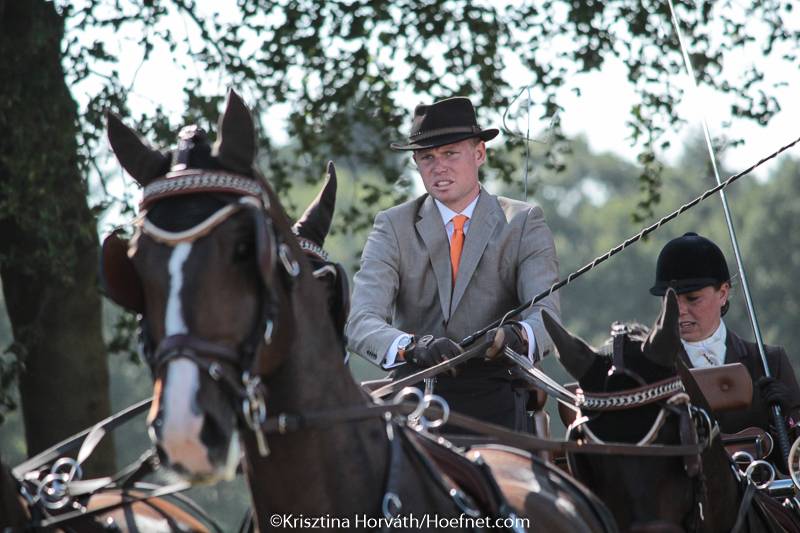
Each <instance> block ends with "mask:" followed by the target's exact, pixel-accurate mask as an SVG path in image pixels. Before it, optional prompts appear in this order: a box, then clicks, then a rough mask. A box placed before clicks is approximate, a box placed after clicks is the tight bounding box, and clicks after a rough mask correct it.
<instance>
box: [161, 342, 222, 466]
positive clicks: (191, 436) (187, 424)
mask: <svg viewBox="0 0 800 533" xmlns="http://www.w3.org/2000/svg"><path fill="white" fill-rule="evenodd" d="M199 384H200V376H199V371H198V369H197V365H195V364H194V363H193V362H192V361H189V360H188V359H184V358H177V359H174V360H173V361H171V362H170V363H169V365H168V366H167V376H166V383H165V387H164V393H163V396H162V400H163V402H162V404H163V406H164V407H163V413H164V414H163V417H164V425H163V429H162V431H161V448H162V449H163V450H164V451H165V452H166V453H167V456H168V457H169V459H170V461H171V462H173V463H177V464H180V465H182V466H183V467H184V468H186V470H188V471H189V472H190V473H192V474H195V475H209V474H211V473H212V472H213V470H214V467H213V466H212V465H211V462H210V461H209V458H208V449H207V448H206V446H205V445H204V444H203V442H202V440H201V439H200V432H201V431H202V429H203V415H202V414H201V413H198V409H197V406H196V403H195V397H196V395H197V391H198V389H199Z"/></svg>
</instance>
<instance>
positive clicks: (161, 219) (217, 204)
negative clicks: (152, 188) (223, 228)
mask: <svg viewBox="0 0 800 533" xmlns="http://www.w3.org/2000/svg"><path fill="white" fill-rule="evenodd" d="M234 200H235V196H233V195H230V194H209V193H200V192H198V193H191V194H182V195H176V196H170V197H168V198H163V199H161V200H159V201H158V202H156V203H155V204H153V206H152V207H150V209H148V210H147V214H146V215H145V216H146V217H147V219H148V220H149V221H150V222H152V223H153V224H155V225H156V226H158V227H159V228H161V229H164V230H167V231H184V230H186V229H189V228H191V227H194V226H196V225H198V224H200V223H201V222H203V221H204V220H206V219H207V218H208V217H209V216H211V215H212V214H214V213H215V212H216V211H218V210H219V209H221V208H222V207H224V206H225V205H227V204H229V203H231V202H232V201H234Z"/></svg>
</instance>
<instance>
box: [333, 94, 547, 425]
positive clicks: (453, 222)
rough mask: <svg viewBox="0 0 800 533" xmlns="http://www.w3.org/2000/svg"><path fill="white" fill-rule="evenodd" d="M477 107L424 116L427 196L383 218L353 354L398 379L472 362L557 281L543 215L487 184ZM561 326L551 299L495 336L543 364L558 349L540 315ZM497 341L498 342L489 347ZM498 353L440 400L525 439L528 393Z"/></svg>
mask: <svg viewBox="0 0 800 533" xmlns="http://www.w3.org/2000/svg"><path fill="white" fill-rule="evenodd" d="M497 134H498V130H497V129H494V128H488V129H482V128H480V127H479V126H478V124H477V119H476V116H475V110H474V108H473V106H472V103H471V102H470V100H469V99H467V98H464V97H454V98H448V99H445V100H440V101H437V102H435V103H433V104H431V105H419V106H417V107H416V109H415V110H414V115H413V122H412V126H411V131H410V134H409V136H408V140H407V141H406V142H401V143H392V145H391V147H392V149H394V150H398V151H411V152H413V160H414V163H415V164H416V166H417V170H418V171H419V173H420V176H421V178H422V182H423V184H424V186H425V190H426V191H427V193H426V194H423V195H422V196H420V197H418V198H415V199H413V200H410V201H408V202H405V203H403V204H400V205H398V206H395V207H393V208H391V209H388V210H386V211H383V212H380V213H378V215H377V216H376V217H375V223H374V227H373V230H372V232H371V233H370V235H369V238H368V240H367V243H366V246H365V248H364V251H363V253H362V256H361V269H360V271H359V272H358V273H357V274H356V275H355V277H354V289H353V299H352V308H351V314H350V318H349V322H348V325H347V336H348V339H349V348H350V349H351V350H352V351H354V352H356V353H358V354H360V355H362V356H364V357H366V358H367V359H368V360H370V361H371V362H373V363H375V364H377V365H380V366H381V367H383V368H384V369H391V368H394V369H396V370H395V376H396V377H404V376H407V375H410V374H412V373H414V372H416V371H418V370H420V368H423V367H430V366H432V365H435V364H437V363H439V362H442V361H444V360H446V359H449V358H451V357H453V356H455V355H457V354H458V353H460V352H461V351H462V349H461V348H460V347H459V345H458V344H457V342H458V341H459V340H460V339H462V338H464V337H466V336H468V335H470V334H471V333H473V332H475V331H478V330H479V329H481V328H482V327H484V326H486V325H487V324H489V323H491V322H492V321H494V320H496V319H498V318H500V317H502V316H503V315H504V314H505V313H506V312H507V311H508V310H509V309H513V308H515V307H517V306H518V305H519V304H520V303H521V302H524V301H527V300H529V299H531V298H532V297H533V296H534V295H536V294H537V293H539V292H540V291H543V290H545V289H547V288H548V287H550V286H551V285H552V284H553V283H555V282H556V281H557V280H558V259H557V256H556V250H555V245H554V242H553V236H552V234H551V232H550V229H549V228H548V226H547V224H546V223H545V220H544V217H543V215H542V210H541V208H540V207H538V206H534V205H530V204H527V203H524V202H520V201H516V200H512V199H508V198H503V197H500V196H495V195H493V194H490V193H489V192H487V191H486V190H485V189H484V188H483V187H482V186H481V184H480V181H479V170H480V167H481V166H482V165H483V164H484V163H486V161H487V151H486V144H485V143H486V141H489V140H491V139H493V138H494V137H495V136H496V135H497ZM542 309H547V310H548V312H549V313H550V314H551V315H554V316H558V315H559V300H558V295H557V294H553V295H551V296H549V297H548V298H545V299H543V300H541V301H540V302H538V303H537V304H536V305H534V306H533V307H532V308H530V309H528V310H526V312H525V313H524V315H523V316H522V317H514V318H519V320H518V321H513V322H508V323H506V324H505V325H503V326H501V327H500V328H499V329H498V330H497V331H492V332H489V333H488V334H487V335H491V336H492V337H491V338H495V339H496V343H495V347H497V346H499V345H500V344H503V345H507V346H509V347H511V348H512V349H514V350H515V351H517V352H518V353H521V354H523V355H524V354H527V356H528V357H529V358H531V360H533V361H537V360H538V359H540V358H541V357H543V356H545V355H546V354H547V353H548V352H549V351H550V349H551V341H550V339H549V337H548V335H547V332H546V331H545V330H544V327H543V325H542V320H541V310H542ZM485 340H488V339H485ZM498 353H499V352H498V351H497V350H492V352H491V357H490V358H489V359H481V358H476V359H472V360H470V361H468V362H467V363H465V364H464V365H462V366H461V367H459V368H458V369H457V375H455V376H452V375H443V374H440V375H439V376H438V377H437V378H436V384H435V392H436V393H437V394H439V395H440V396H442V397H444V399H445V400H447V402H448V403H449V405H450V408H451V409H454V410H456V411H459V412H462V413H465V414H468V415H472V416H475V417H477V418H480V419H482V420H485V421H488V422H493V423H496V424H501V425H504V426H506V427H509V428H512V429H516V430H526V429H527V427H528V423H527V417H526V408H525V405H526V401H527V396H528V392H527V391H525V390H520V389H518V388H515V387H514V386H512V379H511V372H510V370H509V367H508V366H507V365H506V364H505V360H504V358H503V357H502V356H498Z"/></svg>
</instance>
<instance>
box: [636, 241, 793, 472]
mask: <svg viewBox="0 0 800 533" xmlns="http://www.w3.org/2000/svg"><path fill="white" fill-rule="evenodd" d="M668 287H672V288H673V289H674V290H675V292H676V293H677V295H678V306H679V310H680V316H679V325H680V335H681V342H682V344H683V348H684V353H683V354H682V356H683V358H684V361H685V362H687V363H688V364H689V366H690V367H694V368H705V367H713V366H719V365H723V364H731V363H737V362H738V363H742V364H743V365H744V366H745V367H746V368H747V370H748V372H749V373H750V377H751V379H752V380H753V384H754V386H753V398H752V403H751V405H750V408H749V409H746V410H738V411H733V412H720V413H715V417H716V418H717V420H718V421H719V424H720V429H721V430H722V432H723V433H729V434H732V433H737V432H739V431H742V430H744V429H746V428H751V427H758V428H761V429H763V430H765V431H769V430H770V421H771V417H770V405H772V404H773V403H778V404H779V405H780V406H781V409H782V412H783V414H784V416H785V417H786V420H787V423H788V425H789V427H790V428H792V429H793V430H795V429H796V423H797V422H798V421H800V416H798V415H800V387H798V385H797V380H796V378H795V375H794V371H793V370H792V365H791V363H790V362H789V358H788V357H787V355H786V351H785V350H784V349H783V348H782V347H780V346H765V347H764V348H765V351H766V355H767V362H768V364H769V368H770V371H771V373H772V375H773V377H766V376H765V375H764V369H763V367H762V364H761V358H760V355H759V352H758V347H757V345H756V344H755V343H752V342H747V341H745V340H743V339H741V338H740V337H739V336H738V335H736V334H735V333H734V332H733V331H731V330H729V329H728V328H727V327H726V325H725V321H724V320H722V317H723V316H724V315H725V313H726V312H727V311H728V307H729V305H730V301H729V296H730V290H731V283H730V274H729V271H728V264H727V262H726V261H725V256H724V254H723V253H722V250H720V249H719V247H718V246H717V245H716V244H715V243H714V242H712V241H711V240H709V239H707V238H705V237H702V236H700V235H698V234H696V233H686V234H685V235H683V236H681V237H678V238H675V239H673V240H671V241H670V242H668V243H667V244H666V245H665V246H664V248H663V249H662V250H661V253H660V254H659V256H658V261H657V263H656V280H655V284H654V285H653V287H652V288H651V289H650V293H651V294H653V295H656V296H663V295H664V293H665V292H666V290H667V288H668ZM791 433H796V431H792V432H790V437H792V436H793V435H791ZM795 436H796V435H795ZM779 456H780V450H778V449H777V446H775V447H773V452H772V454H771V455H770V459H771V460H772V462H773V463H774V464H778V465H781V467H782V469H783V470H785V466H783V463H784V461H782V460H781V459H780V458H779Z"/></svg>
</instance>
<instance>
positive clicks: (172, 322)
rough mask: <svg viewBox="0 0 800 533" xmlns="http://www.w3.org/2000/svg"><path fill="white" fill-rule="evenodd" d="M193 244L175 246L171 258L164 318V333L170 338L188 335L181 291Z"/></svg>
mask: <svg viewBox="0 0 800 533" xmlns="http://www.w3.org/2000/svg"><path fill="white" fill-rule="evenodd" d="M191 251H192V244H191V243H188V242H182V243H180V244H178V245H176V246H175V249H174V250H172V255H170V257H169V299H168V300H167V312H166V316H165V318H164V322H165V323H164V331H165V333H166V335H167V337H169V336H170V335H177V334H180V333H188V331H189V328H187V327H186V321H185V320H184V319H183V305H181V289H182V288H183V265H184V263H186V260H187V259H188V258H189V253H190V252H191Z"/></svg>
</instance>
